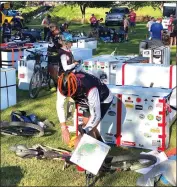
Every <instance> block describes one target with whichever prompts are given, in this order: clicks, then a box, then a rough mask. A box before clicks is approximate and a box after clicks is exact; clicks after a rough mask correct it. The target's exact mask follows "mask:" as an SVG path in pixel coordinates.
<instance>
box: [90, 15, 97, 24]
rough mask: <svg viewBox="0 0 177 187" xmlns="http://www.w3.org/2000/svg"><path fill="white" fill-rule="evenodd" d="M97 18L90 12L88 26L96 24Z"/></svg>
mask: <svg viewBox="0 0 177 187" xmlns="http://www.w3.org/2000/svg"><path fill="white" fill-rule="evenodd" d="M96 22H97V19H96V17H95V15H94V14H92V16H91V18H90V26H91V27H94V26H95V25H96Z"/></svg>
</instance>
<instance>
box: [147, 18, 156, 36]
mask: <svg viewBox="0 0 177 187" xmlns="http://www.w3.org/2000/svg"><path fill="white" fill-rule="evenodd" d="M153 23H155V19H154V17H151V19H150V20H149V21H148V23H147V25H146V27H147V28H148V32H149V37H151V26H152V24H153Z"/></svg>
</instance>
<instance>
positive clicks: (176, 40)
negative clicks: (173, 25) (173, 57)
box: [173, 33, 177, 45]
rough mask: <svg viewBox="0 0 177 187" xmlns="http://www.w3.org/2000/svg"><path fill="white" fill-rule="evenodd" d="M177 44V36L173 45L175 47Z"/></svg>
mask: <svg viewBox="0 0 177 187" xmlns="http://www.w3.org/2000/svg"><path fill="white" fill-rule="evenodd" d="M176 34H177V33H176ZM176 42H177V36H176V37H174V43H173V44H174V45H177V43H176Z"/></svg>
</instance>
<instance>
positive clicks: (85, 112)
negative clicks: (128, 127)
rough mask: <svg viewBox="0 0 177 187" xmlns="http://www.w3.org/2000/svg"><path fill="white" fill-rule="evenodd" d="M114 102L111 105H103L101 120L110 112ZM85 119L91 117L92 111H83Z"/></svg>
mask: <svg viewBox="0 0 177 187" xmlns="http://www.w3.org/2000/svg"><path fill="white" fill-rule="evenodd" d="M111 103H112V101H111V102H110V103H101V119H100V120H102V119H103V118H104V116H105V114H106V112H107V111H108V109H109V107H110V105H111ZM83 117H87V118H89V117H90V111H89V109H86V110H84V111H83Z"/></svg>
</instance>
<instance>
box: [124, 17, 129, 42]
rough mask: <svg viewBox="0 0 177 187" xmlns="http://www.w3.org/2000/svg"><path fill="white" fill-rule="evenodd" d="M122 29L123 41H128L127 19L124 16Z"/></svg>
mask: <svg viewBox="0 0 177 187" xmlns="http://www.w3.org/2000/svg"><path fill="white" fill-rule="evenodd" d="M123 24H124V31H125V42H128V28H129V21H128V19H127V17H126V16H124V23H123Z"/></svg>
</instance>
